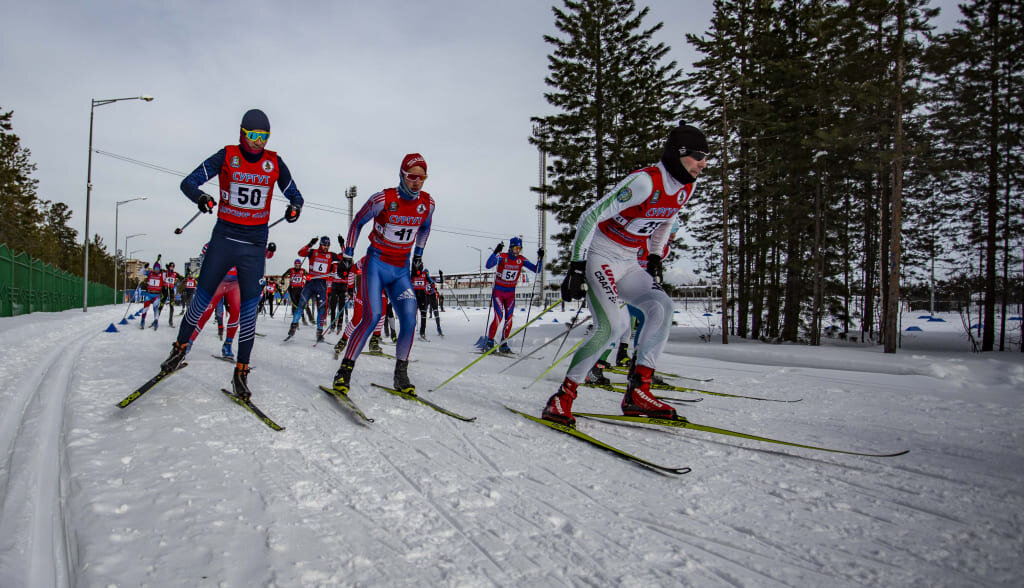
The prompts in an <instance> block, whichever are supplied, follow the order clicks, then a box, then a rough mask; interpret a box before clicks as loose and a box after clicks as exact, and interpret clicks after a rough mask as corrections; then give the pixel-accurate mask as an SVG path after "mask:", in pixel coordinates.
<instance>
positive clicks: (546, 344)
mask: <svg viewBox="0 0 1024 588" xmlns="http://www.w3.org/2000/svg"><path fill="white" fill-rule="evenodd" d="M592 318H593V317H589V316H588V317H587V318H585V319H583V320H582V321H580V322H578V323H576V324H575V325H572V326H571V327H569V330H570V331H571V330H573V329H575V328H576V327H579V326H581V325H584V324H586V323H587V322H588V321H590V319H592ZM555 341H558V337H552V338H551V339H548V340H547V341H545V342H544V343H542V344H541V346H540V347H537V348H536V349H534V350H533V351H531V352H529V353H527V354H526V355H523V356H522V357H520V358H519V359H517V360H515V361H513V362H512V364H511V365H509V366H508V367H505V368H504V369H502V370H501V371H499V372H498V373H500V374H503V373H505V372H507V371H508V370H510V369H512V368H513V367H514V366H515V365H516V364H517V363H519V362H521V361H523V360H524V359H526V358H528V357H530V356H531V355H533V354H534V353H537V352H538V351H540V350H541V349H544V348H545V347H547V346H548V345H550V344H552V343H554V342H555Z"/></svg>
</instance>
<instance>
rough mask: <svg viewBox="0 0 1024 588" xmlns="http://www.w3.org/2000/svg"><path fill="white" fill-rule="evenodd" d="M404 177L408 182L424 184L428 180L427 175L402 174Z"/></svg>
mask: <svg viewBox="0 0 1024 588" xmlns="http://www.w3.org/2000/svg"><path fill="white" fill-rule="evenodd" d="M402 176H404V177H405V181H407V182H422V181H424V180H426V179H427V174H410V173H406V172H402Z"/></svg>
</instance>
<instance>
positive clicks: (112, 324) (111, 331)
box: [103, 323, 118, 333]
mask: <svg viewBox="0 0 1024 588" xmlns="http://www.w3.org/2000/svg"><path fill="white" fill-rule="evenodd" d="M103 332H104V333H116V332H118V331H117V327H115V326H114V323H110V326H109V327H107V328H106V329H104V331H103Z"/></svg>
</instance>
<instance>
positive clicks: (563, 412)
mask: <svg viewBox="0 0 1024 588" xmlns="http://www.w3.org/2000/svg"><path fill="white" fill-rule="evenodd" d="M576 386H577V384H576V382H573V381H572V380H570V379H569V378H566V379H565V380H564V381H563V382H562V385H561V386H560V387H559V388H558V392H556V393H555V394H554V395H553V396H552V397H551V398H548V404H547V406H545V407H544V413H543V414H541V415H540V416H541V418H543V419H545V420H549V421H554V422H556V423H559V424H562V425H566V426H569V427H575V426H576V419H575V418H574V417H573V416H572V401H573V400H576Z"/></svg>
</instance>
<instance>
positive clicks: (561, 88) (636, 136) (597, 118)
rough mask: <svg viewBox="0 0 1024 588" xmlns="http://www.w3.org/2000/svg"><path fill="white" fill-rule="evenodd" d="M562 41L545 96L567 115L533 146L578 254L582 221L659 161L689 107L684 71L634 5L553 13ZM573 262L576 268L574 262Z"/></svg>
mask: <svg viewBox="0 0 1024 588" xmlns="http://www.w3.org/2000/svg"><path fill="white" fill-rule="evenodd" d="M552 11H553V13H554V15H555V26H556V27H557V29H558V30H559V31H560V33H561V35H560V36H551V35H545V36H544V40H545V42H547V43H548V44H550V45H551V46H552V47H553V48H554V49H553V52H552V53H551V54H550V55H549V56H548V76H547V77H546V78H545V82H546V83H547V85H548V86H549V87H550V88H551V90H550V91H549V92H547V93H545V98H546V99H547V101H548V103H549V104H550V105H552V106H553V107H554V108H555V109H556V110H557V112H556V113H555V114H552V115H548V116H543V117H534V118H533V119H532V120H533V122H534V134H533V136H532V137H531V139H530V142H531V143H532V144H534V145H537V146H538V147H539V148H540V149H542V150H543V151H544V152H545V153H546V154H547V155H548V170H547V173H548V179H549V182H550V185H549V186H548V187H547V194H548V199H547V202H548V204H547V208H548V209H549V210H551V211H553V212H554V213H555V218H556V220H557V221H558V222H559V223H561V225H562V227H563V229H562V230H561V231H560V232H559V233H557V234H556V235H554V239H555V240H556V241H557V242H558V243H559V245H560V247H561V249H562V251H568V249H569V247H570V245H571V243H572V239H573V236H574V234H575V229H576V223H577V221H578V220H579V217H580V215H581V214H582V213H583V211H584V210H586V209H587V208H588V207H589V206H590V205H591V204H592V203H593V202H595V201H596V200H597V199H599V198H600V197H601V196H603V195H604V194H605V192H606V191H607V190H608V189H609V188H610V187H611V186H612V185H614V184H615V183H616V182H617V181H618V180H620V179H621V178H622V177H623V176H624V175H626V174H628V173H629V172H631V171H633V170H636V169H639V168H642V167H645V166H647V165H651V164H652V163H654V162H656V161H657V160H658V157H659V156H660V152H661V146H662V144H663V142H664V139H665V136H666V134H667V131H668V129H670V128H671V127H672V126H675V124H676V122H677V121H678V117H679V114H680V112H681V109H682V104H681V103H680V101H681V100H682V72H681V71H680V70H679V69H678V68H677V67H676V63H675V62H674V61H669V62H667V63H663V61H664V58H665V55H666V54H667V53H668V51H669V48H668V47H667V46H665V45H664V44H663V43H657V44H655V43H653V42H652V36H653V34H654V33H655V32H657V31H658V30H659V29H661V27H662V24H661V23H658V24H656V25H654V26H652V27H650V28H643V26H644V25H643V21H644V19H645V18H646V17H647V14H648V12H649V9H647V8H643V9H641V10H637V7H636V3H635V2H634V1H633V0H581V1H579V2H574V1H571V0H564V3H563V7H562V8H557V7H555V8H552ZM563 261H567V260H564V259H563Z"/></svg>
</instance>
